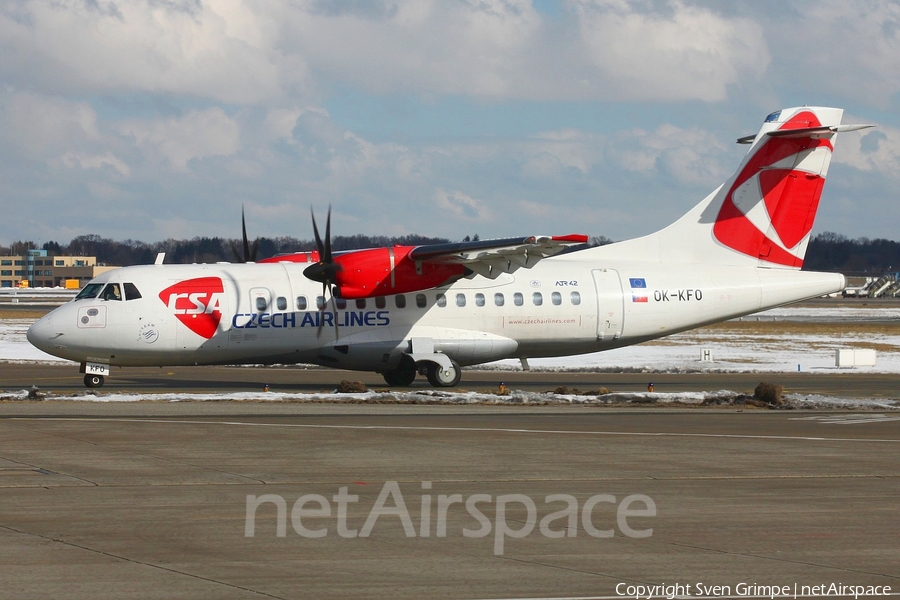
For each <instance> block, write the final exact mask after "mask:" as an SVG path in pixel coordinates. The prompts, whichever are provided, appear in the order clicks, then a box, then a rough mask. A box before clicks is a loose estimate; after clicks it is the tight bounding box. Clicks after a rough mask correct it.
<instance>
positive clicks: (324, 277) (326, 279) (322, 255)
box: [303, 204, 342, 339]
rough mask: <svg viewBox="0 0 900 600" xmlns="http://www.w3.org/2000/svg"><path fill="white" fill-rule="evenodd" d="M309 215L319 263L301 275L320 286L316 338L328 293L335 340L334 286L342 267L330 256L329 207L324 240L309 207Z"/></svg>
mask: <svg viewBox="0 0 900 600" xmlns="http://www.w3.org/2000/svg"><path fill="white" fill-rule="evenodd" d="M309 214H310V217H312V226H313V235H314V236H315V238H316V250H318V252H319V262H317V263H315V264H313V265H310V266H308V267H306V268H305V269H304V270H303V274H304V275H305V276H306V277H307V278H308V279H311V280H313V281H318V282H320V283H321V284H322V305H321V306H320V307H319V327H318V328H317V329H316V337H317V338H318V337H320V336H321V335H322V327H323V326H324V325H325V320H324V319H323V318H322V317H323V316H324V314H325V309H326V308H327V307H328V296H327V294H328V292H330V293H331V303H332V309H333V314H334V321H333V325H334V335H335V339H337V338H338V337H340V332H339V331H338V324H337V308H338V307H337V299H336V298H335V292H336V290H338V288H337V286H336V285H334V284H335V283H336V282H337V274H338V273H339V272H340V271H341V269H342V267H341V265H340V264H338V263H336V262H334V257H333V256H332V255H331V205H330V204H329V205H328V216H327V217H326V219H325V239H324V240H322V236H321V235H320V234H319V227H318V225H316V213H315V211H314V210H313V208H312V207H311V206H310V207H309Z"/></svg>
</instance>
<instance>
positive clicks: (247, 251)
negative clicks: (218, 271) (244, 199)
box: [241, 204, 255, 262]
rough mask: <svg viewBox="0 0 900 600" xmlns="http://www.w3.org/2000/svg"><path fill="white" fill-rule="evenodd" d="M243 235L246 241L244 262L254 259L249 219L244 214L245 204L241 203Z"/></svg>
mask: <svg viewBox="0 0 900 600" xmlns="http://www.w3.org/2000/svg"><path fill="white" fill-rule="evenodd" d="M241 236H242V239H243V242H244V260H243V261H242V262H247V261H249V260H253V259H251V258H250V242H249V241H248V240H247V219H246V217H245V216H244V205H243V204H241ZM254 258H255V257H254Z"/></svg>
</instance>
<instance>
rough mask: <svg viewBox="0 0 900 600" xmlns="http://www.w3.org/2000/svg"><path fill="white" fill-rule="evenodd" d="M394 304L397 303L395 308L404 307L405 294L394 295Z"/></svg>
mask: <svg viewBox="0 0 900 600" xmlns="http://www.w3.org/2000/svg"><path fill="white" fill-rule="evenodd" d="M394 304H396V305H397V308H406V296H404V295H403V294H399V295H397V296H394Z"/></svg>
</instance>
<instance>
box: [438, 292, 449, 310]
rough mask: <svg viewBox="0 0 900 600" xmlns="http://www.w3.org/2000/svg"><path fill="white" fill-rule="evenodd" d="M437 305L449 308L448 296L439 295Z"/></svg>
mask: <svg viewBox="0 0 900 600" xmlns="http://www.w3.org/2000/svg"><path fill="white" fill-rule="evenodd" d="M437 305H438V306H440V307H441V308H444V307H445V306H447V296H445V295H444V294H438V295H437Z"/></svg>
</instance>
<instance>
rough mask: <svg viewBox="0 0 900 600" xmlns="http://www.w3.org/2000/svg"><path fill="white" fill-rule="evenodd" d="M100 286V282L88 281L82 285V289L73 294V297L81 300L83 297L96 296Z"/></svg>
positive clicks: (101, 286) (101, 285)
mask: <svg viewBox="0 0 900 600" xmlns="http://www.w3.org/2000/svg"><path fill="white" fill-rule="evenodd" d="M102 288H103V284H102V283H89V284H87V285H86V286H84V289H82V290H81V291H80V292H78V295H77V296H75V299H76V300H82V299H84V298H96V297H97V294H99V293H100V290H101V289H102Z"/></svg>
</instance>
